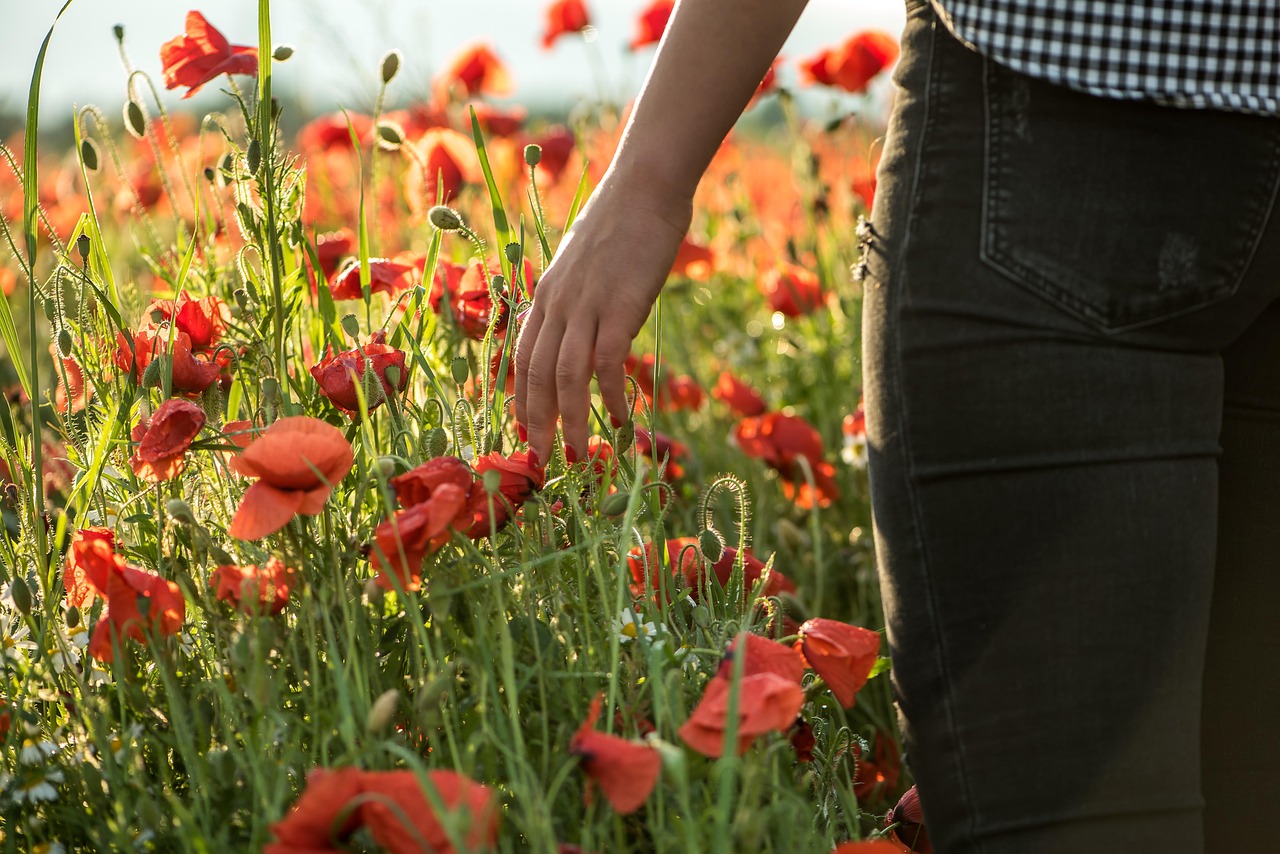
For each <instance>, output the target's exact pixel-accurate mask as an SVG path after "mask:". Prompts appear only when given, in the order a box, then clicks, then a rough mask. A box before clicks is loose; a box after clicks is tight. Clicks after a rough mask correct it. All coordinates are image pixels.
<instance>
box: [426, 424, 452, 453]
mask: <svg viewBox="0 0 1280 854" xmlns="http://www.w3.org/2000/svg"><path fill="white" fill-rule="evenodd" d="M448 447H449V434H448V433H446V432H445V431H444V428H443V427H435V428H432V430H431V432H430V433H428V434H427V456H429V457H432V458H435V457H440V456H444V452H445V450H446V449H447V448H448Z"/></svg>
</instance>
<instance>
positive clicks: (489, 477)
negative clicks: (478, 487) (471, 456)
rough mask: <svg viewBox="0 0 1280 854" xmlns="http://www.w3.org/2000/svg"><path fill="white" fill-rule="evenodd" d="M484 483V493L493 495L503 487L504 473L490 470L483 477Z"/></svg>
mask: <svg viewBox="0 0 1280 854" xmlns="http://www.w3.org/2000/svg"><path fill="white" fill-rule="evenodd" d="M481 480H482V481H483V482H484V491H485V492H487V493H489V494H490V495H493V494H494V493H495V492H497V491H498V489H499V487H501V486H502V472H500V471H498V470H497V469H489V470H488V471H487V472H485V473H484V475H483V476H482V477H481Z"/></svg>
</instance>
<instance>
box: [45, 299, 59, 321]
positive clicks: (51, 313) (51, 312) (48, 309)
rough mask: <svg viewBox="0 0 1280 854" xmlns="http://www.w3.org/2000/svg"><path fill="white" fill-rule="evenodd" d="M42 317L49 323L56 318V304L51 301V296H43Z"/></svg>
mask: <svg viewBox="0 0 1280 854" xmlns="http://www.w3.org/2000/svg"><path fill="white" fill-rule="evenodd" d="M44 319H45V320H47V321H49V322H50V323H53V322H54V321H55V320H57V319H58V304H57V303H56V302H54V301H53V297H45V298H44Z"/></svg>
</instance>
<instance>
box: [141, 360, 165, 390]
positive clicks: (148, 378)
mask: <svg viewBox="0 0 1280 854" xmlns="http://www.w3.org/2000/svg"><path fill="white" fill-rule="evenodd" d="M163 370H164V357H163V356H162V357H160V358H158V359H153V360H152V361H151V364H149V365H147V367H146V370H144V371H143V372H142V387H143V388H159V386H160V372H161V371H163Z"/></svg>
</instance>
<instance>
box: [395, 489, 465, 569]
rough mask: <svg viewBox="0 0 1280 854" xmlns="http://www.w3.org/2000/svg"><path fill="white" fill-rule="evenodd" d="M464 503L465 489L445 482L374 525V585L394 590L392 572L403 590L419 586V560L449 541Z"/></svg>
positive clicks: (420, 562) (420, 565) (420, 566)
mask: <svg viewBox="0 0 1280 854" xmlns="http://www.w3.org/2000/svg"><path fill="white" fill-rule="evenodd" d="M467 506H468V496H467V491H466V490H464V489H462V488H461V487H458V486H456V485H454V484H451V483H445V484H441V485H440V486H438V487H437V488H435V489H434V490H432V492H431V497H430V498H428V499H427V500H426V501H423V502H421V503H418V504H414V505H413V506H412V507H407V508H405V509H403V510H399V511H397V512H396V513H395V515H393V516H392V517H391V518H390V519H387V520H386V521H384V522H383V523H382V524H380V525H378V527H377V528H376V529H374V532H373V540H374V550H373V566H374V568H375V569H377V570H378V571H379V572H378V579H377V583H378V585H379V586H380V587H383V588H385V589H387V590H392V589H394V588H395V583H394V582H393V581H392V579H391V574H394V575H395V577H396V579H397V580H398V581H399V584H400V586H401V587H403V588H404V589H405V590H418V589H420V588H421V587H422V573H421V568H422V561H423V559H424V558H425V557H426V556H427V555H429V554H430V553H432V552H433V551H435V550H436V549H438V548H440V547H441V546H442V545H444V544H445V543H447V542H448V541H449V538H450V537H451V536H452V532H453V531H454V530H456V525H457V522H458V520H459V517H460V515H462V514H464V513H465V511H466V509H467Z"/></svg>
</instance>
